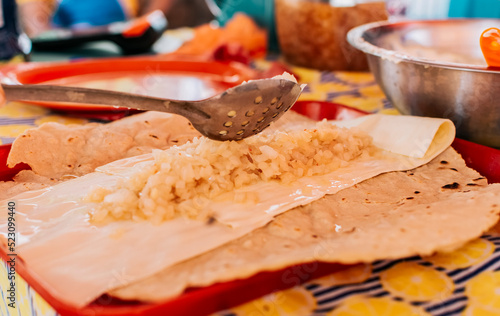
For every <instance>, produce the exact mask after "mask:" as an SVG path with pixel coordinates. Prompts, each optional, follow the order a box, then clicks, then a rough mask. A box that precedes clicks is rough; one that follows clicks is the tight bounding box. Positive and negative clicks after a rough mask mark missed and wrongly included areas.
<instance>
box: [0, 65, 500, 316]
mask: <svg viewBox="0 0 500 316" xmlns="http://www.w3.org/2000/svg"><path fill="white" fill-rule="evenodd" d="M293 70H294V72H295V73H296V74H298V75H299V76H300V78H301V81H302V82H304V83H307V84H308V86H307V88H306V89H305V91H304V93H303V94H302V96H301V99H303V100H311V99H312V100H323V101H324V100H326V101H333V102H338V103H342V104H346V105H349V106H352V107H355V108H358V109H362V110H365V111H368V112H383V113H390V114H397V111H396V110H395V109H393V108H392V106H391V104H390V103H389V102H388V101H387V100H386V99H385V98H384V95H383V93H382V92H381V90H380V89H379V87H378V86H377V85H376V84H375V82H374V79H373V76H372V75H371V74H370V73H352V72H318V71H313V70H309V69H303V68H294V69H293ZM45 122H60V123H64V124H69V123H85V122H87V120H85V119H81V118H72V117H67V116H65V115H63V114H56V113H53V112H51V111H49V110H47V109H44V108H41V107H37V106H32V105H27V104H24V103H18V102H11V103H9V104H7V105H6V106H4V107H2V108H0V141H1V142H2V144H7V143H10V142H12V141H13V139H14V138H15V137H16V136H17V135H19V134H20V133H22V132H23V131H24V130H26V129H28V128H31V127H33V126H38V125H40V124H42V123H45ZM496 270H500V234H497V233H494V232H492V233H490V234H488V235H484V236H482V237H481V238H479V239H477V240H474V241H471V242H469V243H468V244H466V245H465V246H463V247H462V248H461V249H459V250H457V251H455V252H453V253H449V254H439V255H435V256H432V257H427V258H420V257H412V258H406V259H402V260H395V261H376V262H372V263H369V264H359V265H355V266H351V267H349V268H347V269H346V270H342V271H340V272H336V273H333V274H331V275H328V276H325V277H322V278H320V279H316V280H313V281H310V282H308V283H306V284H304V285H302V286H297V287H294V288H292V289H289V290H285V291H280V292H276V293H272V294H270V295H267V296H264V297H262V298H259V299H257V300H255V301H252V302H249V303H247V304H244V305H242V306H238V307H235V308H232V309H231V310H228V311H221V312H219V313H217V315H252V316H260V315H262V316H277V315H328V316H348V315H353V316H367V315H368V316H370V315H384V316H399V315H421V316H423V315H435V316H445V315H484V316H488V315H500V272H499V271H496ZM6 276H7V270H6V267H5V266H4V265H0V287H1V288H2V290H1V294H2V295H1V298H0V312H1V314H2V315H23V316H24V315H39V316H41V315H44V316H47V315H56V314H57V313H56V312H55V311H54V310H53V309H52V308H51V307H50V306H49V305H48V304H47V303H46V302H45V301H44V300H43V299H42V298H41V297H40V296H39V295H38V294H37V293H36V292H35V291H34V290H32V289H31V288H30V287H29V286H28V285H27V284H26V283H25V282H24V281H22V280H18V283H17V291H18V300H17V309H16V310H13V309H11V308H8V307H7V303H8V302H7V300H6V293H7V292H6V289H7V288H8V280H7V278H6Z"/></svg>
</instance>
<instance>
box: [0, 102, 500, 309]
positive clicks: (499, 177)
mask: <svg viewBox="0 0 500 316" xmlns="http://www.w3.org/2000/svg"><path fill="white" fill-rule="evenodd" d="M293 109H294V110H295V111H297V112H299V113H302V114H305V115H308V116H309V117H311V118H313V119H322V118H327V119H337V118H343V119H347V118H354V117H359V116H362V115H366V114H367V113H366V112H362V111H359V110H355V109H352V108H350V107H347V106H344V105H340V104H335V103H328V102H318V101H299V102H297V103H296V105H295V106H294V107H293ZM452 146H453V147H454V148H455V149H456V150H457V151H458V152H459V153H460V154H461V155H462V156H463V158H464V159H465V161H466V163H467V165H468V166H469V167H471V168H474V169H476V170H478V171H479V172H480V173H481V174H482V175H483V176H485V177H487V178H488V180H489V182H490V183H491V182H500V150H496V149H493V148H489V147H485V146H482V145H477V144H474V143H471V142H468V141H464V140H460V139H456V140H455V141H454V143H453V145H452ZM9 149H10V147H9V146H3V147H2V148H1V149H0V177H2V178H3V179H6V178H9V177H11V176H12V174H14V173H15V171H13V170H9V169H7V168H5V167H4V164H5V160H6V157H7V154H8V151H9ZM19 168H20V169H21V168H22V167H19ZM0 256H1V257H2V258H3V259H4V260H6V259H7V255H6V252H5V249H1V252H0ZM16 267H17V273H19V274H20V275H21V276H22V277H23V278H24V279H25V280H26V281H27V282H28V283H29V284H30V285H31V287H32V288H33V289H34V290H35V291H37V292H38V294H40V295H41V296H42V297H43V298H44V299H45V300H46V301H47V302H48V303H49V304H50V305H51V306H52V307H53V308H54V309H55V310H56V311H57V312H59V313H60V314H61V315H72V316H84V315H95V316H117V315H166V314H168V315H206V314H210V313H213V312H216V311H219V310H223V309H227V308H230V307H233V306H236V305H239V304H242V303H244V302H247V301H250V300H252V299H255V298H258V297H260V296H263V295H264V294H267V293H271V292H273V291H277V290H283V289H286V288H290V287H293V286H296V285H299V284H301V283H303V282H306V281H308V280H311V279H313V278H317V277H320V276H324V275H327V274H329V273H332V272H335V271H339V270H341V269H344V268H345V266H342V265H339V264H331V263H320V262H311V263H308V264H302V265H297V266H293V267H289V268H286V269H283V270H280V271H273V272H261V273H258V274H256V275H254V276H252V277H250V278H248V279H244V280H236V281H232V282H224V283H218V284H215V285H212V286H209V287H205V288H192V289H188V290H187V291H186V292H185V293H184V294H183V295H182V296H180V297H178V298H175V299H172V300H169V301H165V302H161V303H156V304H144V303H139V302H121V301H117V300H114V299H111V298H109V297H107V296H102V297H100V298H99V299H97V300H96V301H95V302H93V303H92V304H90V305H89V306H87V307H85V308H82V309H75V308H74V307H71V306H68V305H65V304H63V303H61V302H60V301H58V300H57V299H56V298H54V297H52V296H51V295H50V294H49V293H48V292H47V291H46V289H44V287H43V284H42V283H41V282H40V281H39V280H38V278H37V276H36V275H34V274H33V273H31V272H30V271H29V269H28V268H27V267H26V266H25V265H24V264H23V262H22V261H21V262H19V263H18V265H16ZM166 286H168V285H166Z"/></svg>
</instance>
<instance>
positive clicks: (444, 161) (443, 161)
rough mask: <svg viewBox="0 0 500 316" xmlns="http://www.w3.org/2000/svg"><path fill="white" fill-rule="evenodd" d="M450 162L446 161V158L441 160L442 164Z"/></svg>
mask: <svg viewBox="0 0 500 316" xmlns="http://www.w3.org/2000/svg"><path fill="white" fill-rule="evenodd" d="M448 163H449V162H448V161H446V160H441V164H442V165H447V164H448Z"/></svg>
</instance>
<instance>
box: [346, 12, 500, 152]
mask: <svg viewBox="0 0 500 316" xmlns="http://www.w3.org/2000/svg"><path fill="white" fill-rule="evenodd" d="M489 27H498V28H500V19H457V20H454V19H452V20H439V21H436V20H433V21H402V22H388V21H384V22H376V23H370V24H365V25H362V26H359V27H356V28H354V29H352V30H351V31H350V32H349V33H348V35H347V38H348V41H349V43H350V44H351V45H353V46H354V47H356V48H358V49H359V50H361V51H363V52H365V53H366V55H367V58H368V64H369V66H370V69H371V71H372V72H373V74H374V75H375V79H376V80H377V82H378V84H379V85H380V86H381V88H382V90H383V91H384V93H385V95H386V96H387V98H388V99H389V100H390V101H391V102H392V104H393V105H394V106H395V107H396V108H397V109H398V110H399V111H400V112H402V113H403V114H411V115H419V116H432V117H444V118H449V119H451V120H452V121H453V122H454V123H455V126H456V127H457V136H458V137H460V138H464V139H468V140H471V141H474V142H477V143H481V144H484V145H489V146H493V147H500V70H493V69H488V67H487V65H486V62H485V61H484V59H483V57H482V53H481V49H480V47H479V38H480V35H481V33H482V32H483V31H484V30H485V29H487V28H489Z"/></svg>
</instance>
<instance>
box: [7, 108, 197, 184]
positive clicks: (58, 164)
mask: <svg viewBox="0 0 500 316" xmlns="http://www.w3.org/2000/svg"><path fill="white" fill-rule="evenodd" d="M199 135H200V134H199V133H198V132H197V131H196V130H195V129H194V128H193V127H192V126H191V124H190V123H189V121H188V120H187V119H185V118H184V117H182V116H178V115H173V114H168V113H161V112H146V113H142V114H138V115H134V116H131V117H128V118H124V119H121V120H118V121H115V122H112V123H109V124H99V123H89V124H85V125H63V124H58V123H52V122H51V123H45V124H43V125H41V126H40V127H39V128H36V129H30V130H28V131H26V132H25V133H24V134H22V135H21V136H19V137H18V138H17V139H16V140H15V141H14V143H13V144H12V149H11V152H10V154H9V157H8V160H7V165H8V166H9V167H14V166H15V165H16V164H18V163H21V162H24V163H26V164H28V165H29V166H30V167H31V169H32V170H33V171H34V172H35V173H36V174H37V175H40V176H44V177H49V178H54V179H61V178H62V177H64V176H68V175H72V176H81V175H84V174H87V173H89V172H93V171H94V169H95V168H96V167H98V166H102V165H104V164H106V163H108V162H111V161H115V160H118V159H121V158H125V157H132V156H137V155H141V154H145V153H148V152H151V150H153V149H155V148H166V147H169V146H172V145H177V144H183V143H185V142H187V141H189V140H191V139H193V137H196V136H199Z"/></svg>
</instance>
